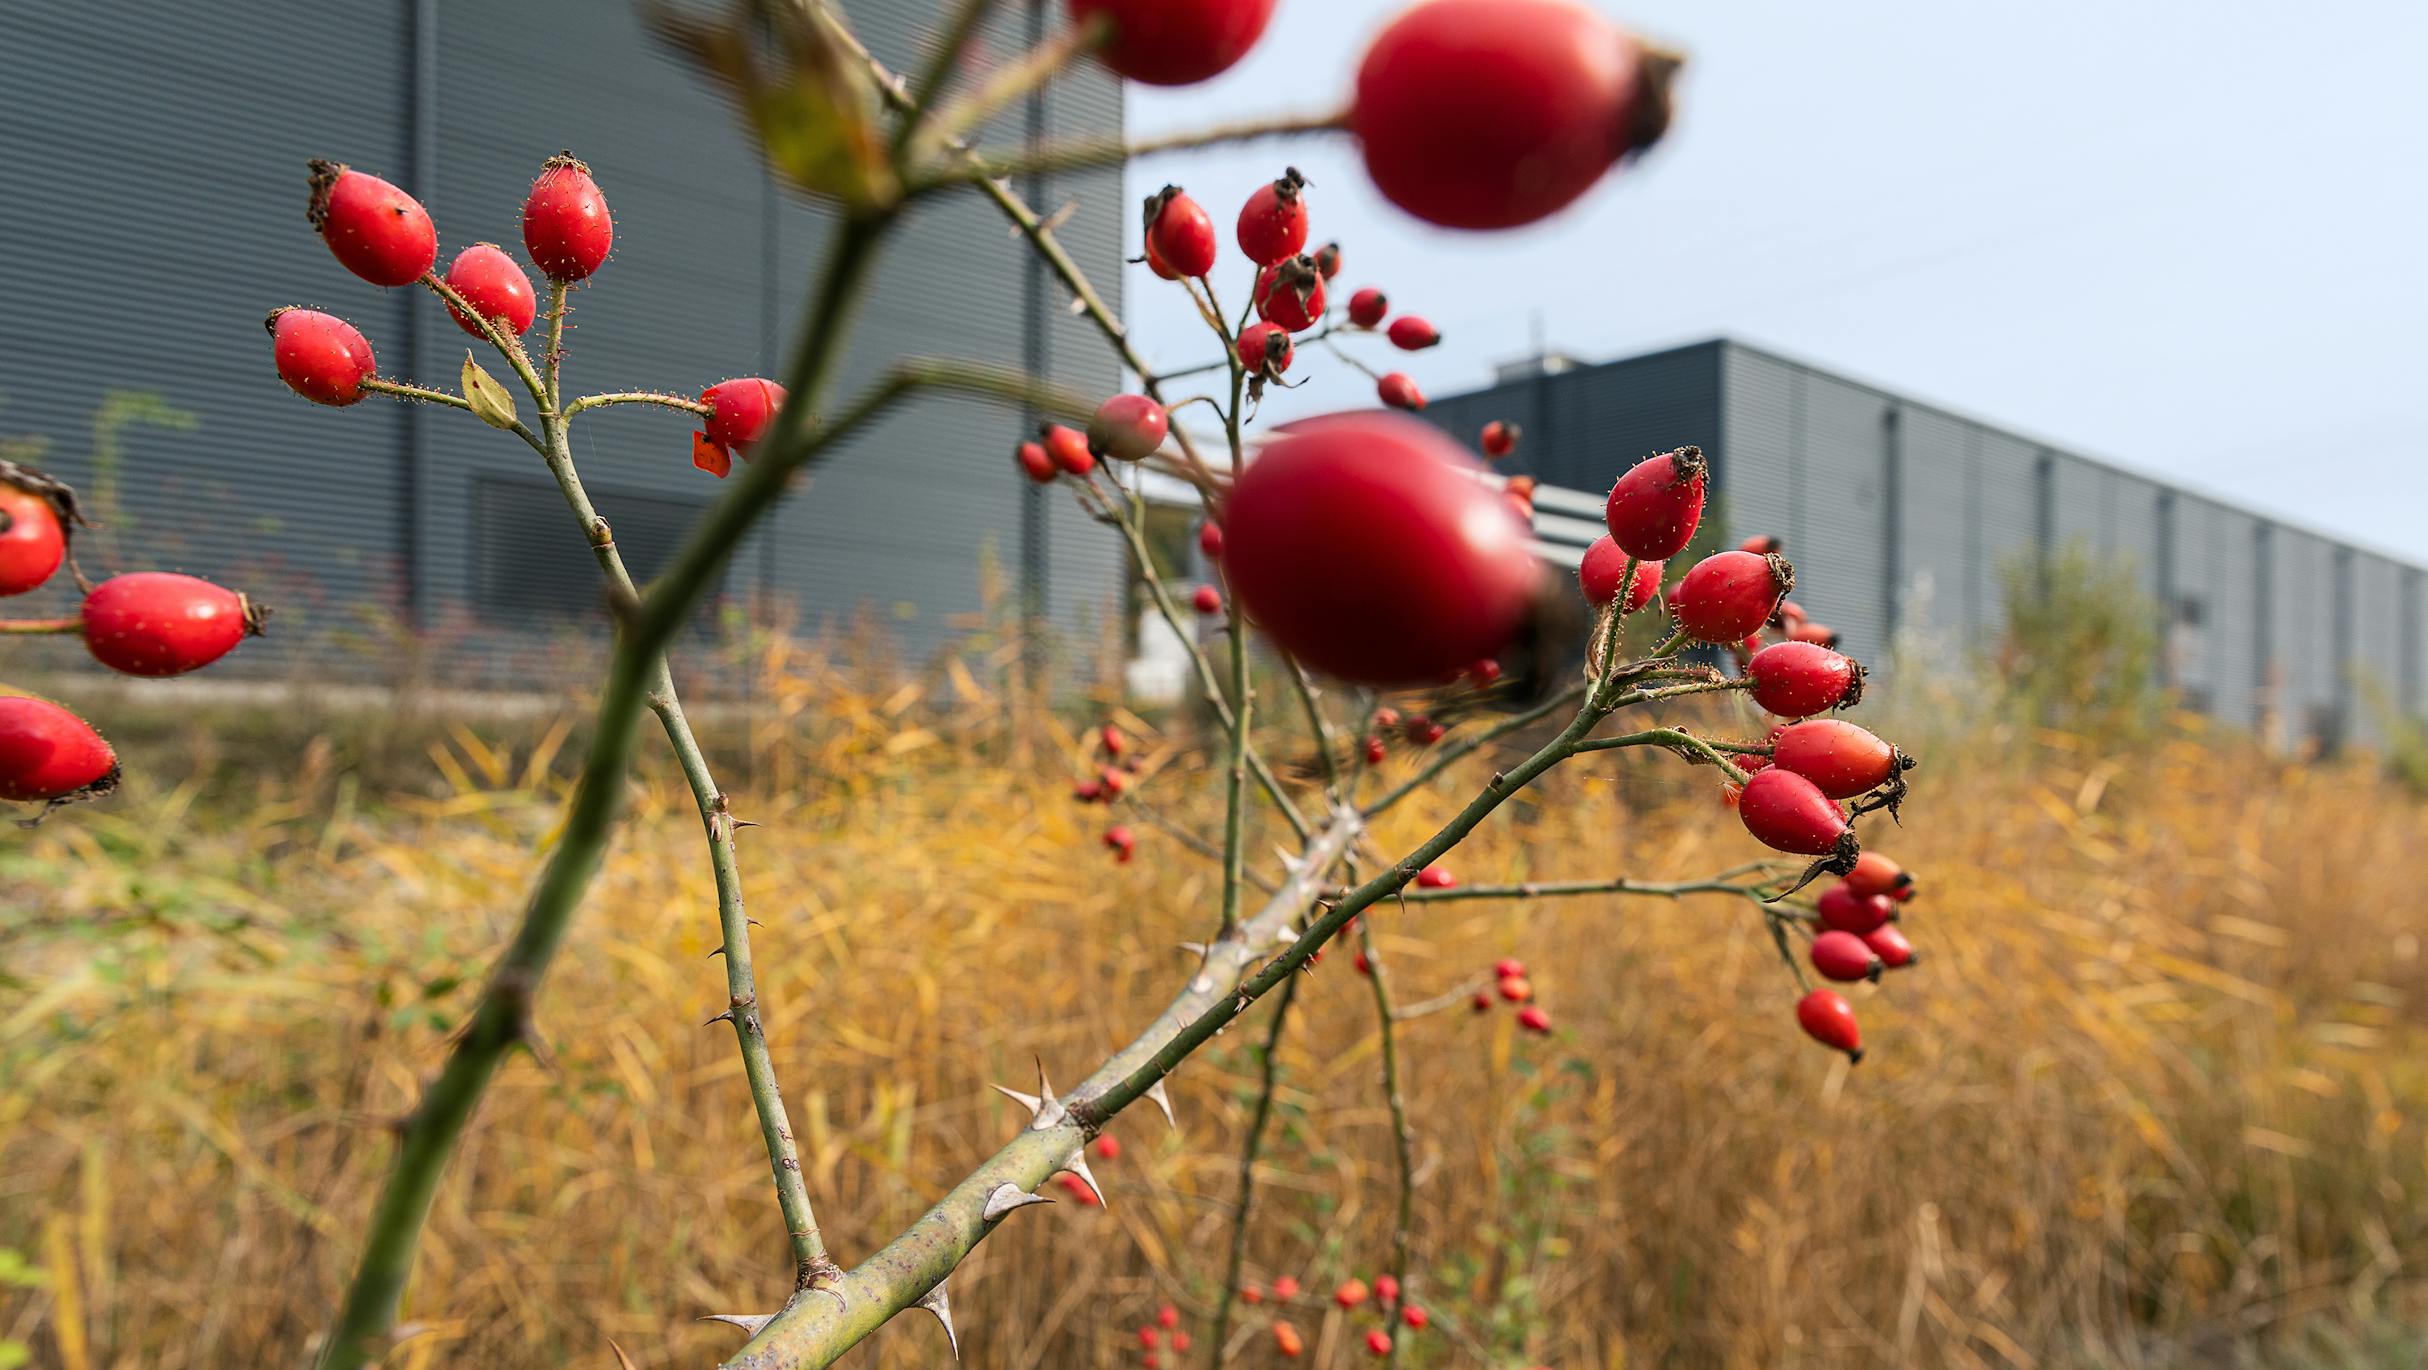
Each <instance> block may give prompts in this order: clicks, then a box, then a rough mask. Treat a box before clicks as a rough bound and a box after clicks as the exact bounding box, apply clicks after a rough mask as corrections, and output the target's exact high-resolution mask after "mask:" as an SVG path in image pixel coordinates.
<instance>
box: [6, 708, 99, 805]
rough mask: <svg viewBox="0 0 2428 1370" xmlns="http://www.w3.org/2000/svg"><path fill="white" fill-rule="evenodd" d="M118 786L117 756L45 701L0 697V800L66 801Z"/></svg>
mask: <svg viewBox="0 0 2428 1370" xmlns="http://www.w3.org/2000/svg"><path fill="white" fill-rule="evenodd" d="M116 788H118V755H117V753H115V752H113V751H111V750H110V744H109V743H107V742H105V741H103V740H102V737H101V734H99V733H97V732H94V731H93V727H92V725H91V724H89V723H87V722H85V721H84V720H83V719H81V718H78V717H76V715H74V714H72V713H69V712H68V711H67V710H65V709H62V708H60V707H59V706H58V705H56V704H53V703H51V702H50V701H49V700H47V699H35V698H33V697H32V696H30V695H0V799H6V800H11V801H14V802H17V803H54V804H55V803H67V802H70V801H73V800H77V799H95V798H99V797H100V796H102V795H105V794H108V793H109V792H110V791H112V790H115V789H116Z"/></svg>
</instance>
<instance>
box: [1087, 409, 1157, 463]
mask: <svg viewBox="0 0 2428 1370" xmlns="http://www.w3.org/2000/svg"><path fill="white" fill-rule="evenodd" d="M1171 427H1172V424H1171V420H1170V419H1169V418H1167V417H1166V416H1165V414H1164V412H1163V406H1162V405H1160V404H1157V403H1156V402H1155V401H1153V400H1151V399H1148V398H1147V397H1146V396H1144V395H1115V396H1114V397H1112V398H1111V399H1109V400H1106V401H1105V402H1104V403H1102V404H1100V405H1098V406H1096V416H1095V417H1094V418H1092V419H1090V420H1088V450H1089V451H1090V452H1093V453H1095V454H1096V455H1097V456H1100V457H1111V458H1113V459H1114V460H1116V461H1144V460H1146V459H1147V458H1148V457H1150V456H1152V455H1154V452H1155V449H1156V448H1158V447H1161V446H1163V440H1164V435H1165V434H1167V433H1169V432H1170V431H1171Z"/></svg>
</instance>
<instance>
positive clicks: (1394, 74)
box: [1349, 0, 1674, 229]
mask: <svg viewBox="0 0 2428 1370" xmlns="http://www.w3.org/2000/svg"><path fill="white" fill-rule="evenodd" d="M1672 65H1674V64H1673V63H1671V62H1670V61H1668V60H1667V59H1664V58H1659V57H1654V56H1651V55H1648V54H1647V53H1646V52H1645V50H1644V48H1643V47H1642V46H1641V45H1640V44H1639V43H1638V42H1637V41H1636V40H1635V39H1634V38H1633V37H1632V36H1631V35H1629V34H1627V33H1626V32H1625V31H1623V30H1621V29H1619V28H1618V27H1616V26H1615V25H1613V24H1611V23H1610V21H1608V20H1607V19H1604V18H1602V17H1600V16H1599V15H1597V14H1595V13H1594V12H1593V11H1592V10H1590V9H1588V8H1586V7H1585V6H1584V5H1582V4H1578V3H1573V2H1572V0H1430V3H1426V4H1420V5H1417V6H1415V7H1413V8H1411V9H1409V10H1407V11H1406V12H1405V13H1403V14H1401V15H1400V16H1399V18H1397V19H1395V20H1393V21H1392V22H1391V24H1390V26H1389V27H1387V28H1385V29H1384V30H1383V32H1382V34H1381V35H1380V36H1379V37H1377V38H1376V39H1375V40H1374V43H1373V45H1372V46H1371V47H1369V48H1367V49H1366V54H1365V57H1364V59H1363V60H1362V61H1361V62H1360V63H1359V66H1358V72H1357V92H1356V96H1355V100H1354V102H1353V104H1352V106H1351V109H1350V115H1349V128H1350V131H1351V132H1353V133H1355V134H1356V135H1357V138H1358V141H1359V143H1360V144H1361V145H1362V147H1363V149H1364V152H1365V159H1366V172H1367V174H1368V175H1369V176H1371V177H1372V178H1373V180H1374V185H1375V188H1376V189H1377V190H1380V191H1381V192H1382V193H1383V197H1384V198H1385V199H1387V200H1389V201H1391V202H1392V203H1393V204H1396V205H1398V206H1399V207H1400V208H1401V209H1404V210H1406V211H1408V212H1409V213H1410V214H1413V215H1415V216H1416V217H1418V218H1420V219H1423V220H1425V221H1427V222H1429V223H1435V224H1440V225H1442V226H1444V227H1446V228H1474V229H1490V228H1512V227H1515V226H1517V225H1519V224H1527V223H1532V222H1534V221H1535V220H1537V219H1541V218H1543V217H1545V216H1547V215H1550V214H1552V213H1555V212H1557V211H1558V210H1560V209H1562V208H1564V207H1566V206H1567V205H1568V204H1569V203H1570V202H1571V201H1573V200H1575V199H1576V198H1577V197H1578V196H1580V195H1582V194H1584V193H1585V192H1586V191H1587V190H1589V189H1591V188H1592V186H1593V184H1594V182H1596V181H1598V180H1600V179H1601V177H1602V173H1604V172H1606V171H1608V170H1609V169H1610V167H1611V165H1612V164H1613V163H1615V162H1616V161H1618V160H1619V158H1620V157H1622V156H1624V155H1625V154H1626V153H1628V152H1629V151H1631V150H1634V149H1637V148H1642V147H1645V146H1648V145H1650V144H1651V143H1652V142H1654V141H1655V140H1657V139H1658V138H1659V137H1660V134H1661V130H1662V128H1663V127H1664V126H1665V124H1666V122H1667V108H1666V101H1665V98H1664V96H1663V91H1662V87H1663V85H1664V83H1665V81H1666V78H1667V75H1668V70H1669V68H1670V67H1671V66H1672Z"/></svg>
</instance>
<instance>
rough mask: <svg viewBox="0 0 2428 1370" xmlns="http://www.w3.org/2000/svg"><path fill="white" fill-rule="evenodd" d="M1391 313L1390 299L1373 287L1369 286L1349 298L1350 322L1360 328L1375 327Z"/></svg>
mask: <svg viewBox="0 0 2428 1370" xmlns="http://www.w3.org/2000/svg"><path fill="white" fill-rule="evenodd" d="M1390 312H1391V301H1390V299H1389V298H1388V297H1386V296H1385V295H1384V294H1383V292H1381V291H1379V290H1377V289H1375V288H1374V287H1373V286H1367V287H1366V288H1365V289H1363V290H1360V291H1358V292H1357V293H1356V294H1354V295H1351V296H1350V297H1349V322H1351V323H1353V324H1356V325H1357V326H1358V327H1360V328H1372V327H1374V326H1375V325H1376V324H1379V323H1381V322H1382V321H1383V318H1384V316H1385V315H1387V314H1389V313H1390Z"/></svg>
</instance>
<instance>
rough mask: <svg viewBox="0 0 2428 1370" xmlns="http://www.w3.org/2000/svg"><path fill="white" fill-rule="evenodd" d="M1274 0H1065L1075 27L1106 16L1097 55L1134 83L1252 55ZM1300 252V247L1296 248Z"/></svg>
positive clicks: (1180, 81)
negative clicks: (1106, 28) (1250, 51)
mask: <svg viewBox="0 0 2428 1370" xmlns="http://www.w3.org/2000/svg"><path fill="white" fill-rule="evenodd" d="M1273 5H1274V0H1065V5H1064V8H1065V10H1066V11H1067V12H1068V14H1069V16H1070V20H1071V23H1072V25H1073V26H1074V27H1076V26H1078V25H1081V24H1085V23H1088V22H1090V21H1091V20H1096V19H1099V18H1102V19H1103V20H1105V21H1108V22H1109V23H1110V25H1111V29H1112V32H1111V35H1110V36H1109V37H1108V38H1107V39H1106V40H1105V42H1104V44H1103V46H1102V47H1100V48H1098V49H1097V52H1096V57H1097V60H1098V61H1101V62H1103V63H1104V64H1105V66H1107V67H1109V68H1111V69H1112V71H1113V72H1114V73H1115V74H1117V75H1121V76H1126V77H1128V78H1129V79H1130V80H1133V81H1142V82H1145V83H1146V84H1148V85H1151V86H1185V85H1192V84H1194V83H1196V82H1199V81H1203V80H1206V79H1208V78H1209V77H1213V76H1218V75H1220V74H1222V73H1223V72H1225V71H1227V70H1229V69H1230V68H1231V66H1232V64H1234V63H1236V62H1237V61H1239V59H1240V58H1242V57H1245V56H1247V54H1248V49H1250V48H1252V47H1255V46H1256V40H1257V39H1258V38H1260V37H1262V36H1263V34H1264V31H1265V25H1266V24H1267V23H1268V22H1270V21H1271V20H1272V18H1273ZM1293 250H1295V249H1293Z"/></svg>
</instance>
